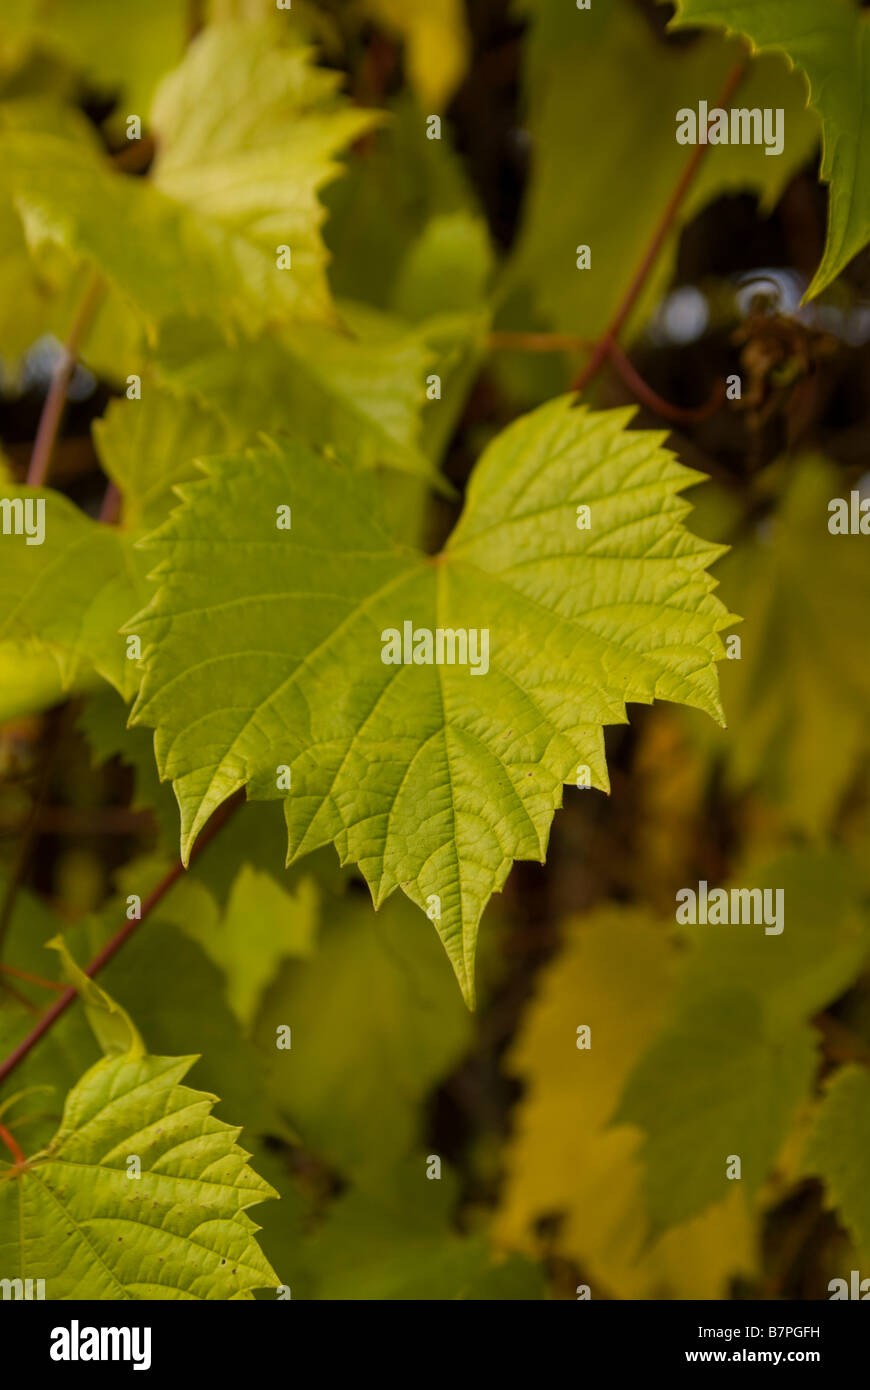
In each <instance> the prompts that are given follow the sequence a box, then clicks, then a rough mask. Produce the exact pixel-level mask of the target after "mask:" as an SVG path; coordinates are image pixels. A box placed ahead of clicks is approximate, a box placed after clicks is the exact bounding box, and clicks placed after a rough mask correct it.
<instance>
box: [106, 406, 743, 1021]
mask: <svg viewBox="0 0 870 1390" xmlns="http://www.w3.org/2000/svg"><path fill="white" fill-rule="evenodd" d="M572 406H573V399H572V398H569V397H565V398H562V399H559V400H556V401H553V402H551V403H549V404H548V405H545V406H543V407H542V408H541V409H539V410H538V411H535V412H534V413H532V414H531V415H529V416H526V417H523V418H522V419H520V420H518V421H516V422H515V423H514V424H513V425H512V426H510V427H509V428H508V429H507V430H505V431H504V432H503V433H502V434H501V435H500V436H499V437H498V438H497V439H496V440H495V441H494V442H493V443H492V444H491V445H490V446H489V448H488V449H487V451H486V453H485V455H484V457H483V458H482V460H481V461H480V463H479V465H478V467H477V470H476V472H475V475H474V478H473V480H472V484H471V487H470V490H469V495H468V500H467V505H466V508H465V511H464V513H463V516H462V518H461V519H460V521H459V523H458V525H457V527H456V529H455V531H454V533H453V535H452V536H451V538H450V541H449V543H448V545H447V546H446V548H445V550H444V551H443V552H442V554H441V555H440V556H438V557H435V558H433V557H426V556H424V555H422V554H419V553H417V552H414V551H412V550H410V549H408V548H400V547H399V546H397V545H396V544H395V543H394V542H393V541H392V540H390V539H389V537H388V536H387V535H386V534H385V533H384V532H383V531H382V530H381V529H380V527H379V526H378V525H377V524H376V523H375V522H374V520H372V513H373V511H374V510H375V509H376V506H377V495H376V493H375V492H374V485H373V483H372V481H371V480H370V479H368V478H367V477H366V476H365V475H358V476H357V475H352V474H349V473H344V472H343V471H342V470H341V469H339V468H338V467H337V466H335V465H331V464H330V463H329V461H328V460H326V461H320V460H317V459H316V458H315V457H314V456H313V455H312V454H311V453H310V452H309V451H308V450H307V449H305V448H304V447H303V446H302V445H298V444H294V443H286V444H284V445H282V446H280V447H279V446H277V445H275V446H272V447H271V448H264V449H262V450H259V451H254V452H250V453H248V454H247V455H246V456H241V457H232V456H231V457H227V458H223V459H218V460H215V459H211V460H208V461H206V462H204V464H203V467H204V469H205V472H206V474H207V477H206V480H205V481H203V482H201V483H194V484H192V485H187V486H185V487H183V488H181V489H180V493H181V495H182V497H183V499H184V501H185V506H184V507H182V508H180V509H179V510H178V511H177V512H175V513H173V515H172V516H171V517H170V519H169V521H168V522H167V523H166V525H165V526H164V527H163V528H161V529H160V530H159V531H158V532H156V533H155V535H154V536H153V537H152V538H151V540H150V541H149V545H151V546H152V547H153V549H154V552H155V554H156V555H158V556H159V557H160V558H161V564H160V566H159V584H160V587H159V590H158V593H157V594H156V595H155V598H154V600H153V601H152V604H151V605H150V607H149V608H148V609H147V610H146V611H145V612H144V613H141V614H139V615H137V617H136V618H135V619H133V620H132V624H131V629H130V630H135V631H137V632H141V633H142V634H143V639H144V641H145V643H146V644H147V653H146V655H145V657H144V665H145V671H144V675H143V683H142V687H141V689H140V693H139V697H138V699H137V702H136V705H135V707H134V711H133V715H132V716H131V719H132V722H133V723H136V724H148V725H150V726H151V727H154V728H155V729H156V731H157V732H156V737H155V751H156V754H157V760H158V766H159V768H160V771H161V775H162V776H163V777H171V778H172V780H173V781H174V783H175V787H176V794H177V796H178V801H179V806H180V808H181V815H182V853H183V856H184V858H185V860H187V858H188V857H189V855H190V850H191V847H192V845H193V842H194V840H195V838H196V836H197V835H198V833H199V831H200V830H201V829H202V827H203V825H204V824H205V823H206V821H207V820H208V817H209V816H210V815H211V813H212V811H213V810H214V809H215V808H216V807H217V806H219V805H220V804H221V803H222V802H223V801H225V800H226V798H227V797H228V796H230V795H232V793H233V792H234V791H235V790H236V789H237V788H239V787H241V786H243V785H245V784H246V783H247V784H248V785H249V786H250V789H251V794H252V795H253V796H254V797H255V798H257V797H259V798H267V799H270V798H276V797H279V796H281V795H285V793H284V792H283V791H282V788H281V786H280V782H281V779H282V777H283V778H286V775H287V774H286V773H281V771H280V769H281V768H287V769H289V770H290V774H291V790H290V792H289V794H286V800H285V809H286V813H287V821H288V829H289V838H290V854H291V856H292V857H296V856H299V855H301V854H303V853H307V852H308V851H310V850H313V849H316V848H318V847H319V846H320V845H323V844H327V843H328V842H329V841H330V840H335V842H336V844H337V846H338V849H339V855H340V858H341V860H342V862H343V863H344V862H347V861H353V862H354V863H358V864H359V865H360V867H361V868H362V871H363V873H364V874H365V877H366V879H367V881H368V883H369V885H370V887H371V889H372V893H373V897H374V900H375V902H376V904H379V903H381V902H383V900H384V899H385V898H386V897H388V896H389V895H390V893H392V892H393V891H394V889H395V888H397V887H399V886H401V888H402V889H403V891H404V892H405V893H407V895H408V896H409V897H410V898H411V899H412V900H413V901H414V902H416V903H417V904H418V905H419V906H421V907H423V908H424V909H425V908H430V909H432V910H435V909H434V908H433V904H432V903H431V902H430V901H429V899H430V898H431V897H432V896H433V895H434V896H436V897H437V898H440V921H439V922H438V929H439V932H440V934H441V938H442V940H443V942H444V944H445V947H446V949H447V953H448V955H449V956H450V959H451V961H452V963H453V966H454V969H455V971H456V974H457V977H458V979H459V982H460V984H461V987H462V989H463V991H464V993H465V996H466V998H467V999H469V1000H470V999H472V998H473V968H472V967H473V956H474V946H475V941H476V935H477V927H478V923H479V920H480V916H481V913H482V912H483V909H484V907H485V905H486V902H487V900H488V898H489V897H490V895H491V894H492V893H493V892H495V891H497V890H498V889H500V888H501V886H502V884H503V883H504V880H505V878H506V876H507V873H508V870H509V868H510V865H511V861H512V860H513V859H515V858H524V859H537V860H539V861H542V860H543V858H544V855H545V851H546V842H547V834H548V831H549V826H550V821H551V819H552V815H553V811H554V810H555V809H556V807H557V806H559V805H560V804H561V797H562V784H563V783H564V782H565V781H567V780H568V779H569V778H570V779H571V780H572V781H573V780H575V778H576V777H577V769H578V765H583V766H584V767H586V768H588V769H589V778H590V781H591V782H592V783H593V784H594V785H596V786H598V787H602V788H606V786H607V772H606V765H605V761H604V750H603V732H602V725H603V724H605V723H623V722H625V719H626V714H625V704H626V702H627V701H641V702H645V703H649V702H651V701H652V700H653V699H654V698H662V699H671V700H678V701H681V702H683V703H685V704H690V705H693V706H695V707H697V708H700V709H704V710H706V711H707V712H708V713H710V714H711V715H713V716H714V717H718V716H719V714H720V709H719V702H718V691H717V683H716V662H717V660H718V659H720V657H721V655H722V651H723V648H722V642H721V639H720V637H719V635H718V632H719V629H721V628H722V627H724V626H727V625H728V624H729V622H731V621H732V619H730V618H729V615H728V613H727V611H726V610H725V608H724V607H723V606H722V604H721V603H720V602H719V601H718V599H717V598H716V597H715V596H714V594H713V588H714V581H713V580H712V578H711V577H710V575H709V574H708V573H707V569H706V566H707V565H708V564H709V563H710V562H711V561H712V560H714V559H715V558H716V556H717V554H718V553H719V552H718V549H717V548H716V547H710V546H709V545H706V544H702V543H700V542H698V541H696V540H695V539H694V538H693V537H692V536H691V535H690V534H689V532H688V531H686V530H685V528H684V526H683V524H682V521H683V517H684V516H685V514H686V512H687V510H688V504H687V503H686V502H685V501H684V500H682V499H681V498H680V497H679V495H678V494H679V492H680V490H681V489H683V488H685V487H686V486H687V485H688V484H689V483H690V482H691V481H693V479H694V478H695V477H696V476H697V475H695V474H693V473H692V472H691V471H690V470H687V469H685V468H683V467H682V466H681V465H679V464H678V463H677V462H676V461H675V460H674V458H673V456H672V455H671V454H669V453H668V452H667V451H666V450H664V449H663V448H662V447H661V443H662V439H663V436H662V435H660V434H654V433H643V432H631V431H627V430H626V429H625V426H626V425H627V424H628V421H629V420H630V418H631V414H632V412H631V411H612V412H607V413H603V414H589V413H588V412H587V411H586V410H585V409H573V408H572ZM291 504H292V518H293V520H292V530H280V529H278V527H277V526H276V516H278V515H279V509H280V508H281V507H286V506H288V505H291ZM582 504H586V505H588V506H590V507H591V509H592V513H594V518H595V520H594V523H593V526H592V529H591V530H585V529H578V526H577V516H576V511H577V506H578V505H582ZM228 555H230V556H232V560H231V562H229V563H228V562H227V556H228ZM532 562H534V563H532ZM406 621H412V622H413V623H414V624H420V625H423V626H425V627H427V628H429V629H430V630H434V629H445V630H446V629H450V630H451V631H453V630H456V629H459V630H470V629H474V630H477V631H478V632H480V631H481V630H486V631H487V632H491V633H492V655H491V659H488V661H487V665H488V670H487V672H486V673H484V674H483V675H482V677H481V678H480V679H477V680H476V679H475V677H474V675H473V674H472V672H471V669H470V668H469V666H468V665H465V666H462V665H451V664H446V665H435V666H431V665H430V666H426V665H420V664H408V665H400V666H398V668H397V667H395V666H391V665H389V664H385V663H384V661H383V660H382V651H383V649H384V638H383V635H382V634H383V633H384V632H386V631H388V630H390V629H393V630H399V631H401V630H402V628H403V624H404V623H405V622H406ZM479 641H480V642H481V643H482V642H483V637H482V636H480V637H479ZM481 651H482V647H481ZM460 654H461V653H460ZM478 665H479V668H480V669H481V670H482V667H483V660H482V659H481V660H480V661H479V663H478ZM218 692H219V693H218ZM217 702H219V703H217Z"/></svg>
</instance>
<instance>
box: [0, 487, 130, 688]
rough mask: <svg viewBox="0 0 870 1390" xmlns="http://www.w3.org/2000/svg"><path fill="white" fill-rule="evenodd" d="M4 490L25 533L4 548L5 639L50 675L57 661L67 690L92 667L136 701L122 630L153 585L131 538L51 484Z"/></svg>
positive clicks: (0, 561) (0, 560) (0, 564)
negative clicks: (146, 583) (145, 581)
mask: <svg viewBox="0 0 870 1390" xmlns="http://www.w3.org/2000/svg"><path fill="white" fill-rule="evenodd" d="M4 491H5V496H6V498H7V499H8V500H9V503H10V517H11V518H12V521H13V522H15V524H16V525H17V522H16V517H20V518H21V525H20V529H21V533H20V534H18V535H13V536H10V538H9V539H7V540H6V541H5V542H4V544H3V546H2V547H0V599H2V602H0V609H2V617H0V642H2V643H3V645H4V646H5V645H6V644H8V643H15V644H17V645H18V646H19V647H20V648H21V649H22V650H23V651H24V652H25V654H29V653H35V654H36V655H37V657H38V658H39V660H40V663H41V666H42V665H44V666H45V668H46V674H47V675H48V671H49V668H48V658H50V660H51V661H52V662H53V663H54V667H55V670H56V674H57V680H58V682H59V685H60V688H61V689H62V690H63V691H68V690H69V689H70V688H71V687H72V686H73V685H74V684H75V683H76V681H77V680H78V679H79V678H80V677H81V676H82V674H83V673H85V672H86V671H87V669H88V668H90V667H92V668H94V669H95V670H96V671H98V672H99V673H100V674H101V675H103V676H105V677H106V679H111V680H112V681H113V683H115V684H116V685H117V687H118V689H119V690H121V692H122V693H123V694H124V695H125V696H126V697H128V698H129V696H130V695H132V693H133V691H134V690H135V687H136V681H137V677H136V675H135V672H134V670H133V663H132V662H128V661H127V660H126V657H125V642H124V638H123V637H122V636H121V635H120V631H119V629H120V626H121V624H122V623H123V622H124V621H125V620H126V619H127V618H128V617H129V616H130V613H131V612H132V611H133V610H134V609H135V608H136V606H137V604H140V603H141V602H142V599H143V598H144V597H147V594H148V590H147V588H145V587H143V586H142V585H141V581H140V578H139V572H138V570H137V568H136V565H135V563H134V560H133V557H132V552H131V549H130V546H129V544H128V542H127V540H126V539H125V537H123V536H122V535H121V534H119V533H118V532H116V531H115V530H114V529H113V528H111V527H109V526H102V525H100V524H99V523H98V522H96V521H93V520H92V519H91V518H90V517H88V516H85V514H84V513H83V512H81V511H80V510H79V509H78V508H77V507H76V506H75V505H74V504H73V503H72V502H70V501H68V499H67V498H66V497H63V496H61V494H60V493H57V492H54V491H52V490H51V489H50V488H27V487H13V486H11V485H7V486H6V487H5V489H4ZM19 508H20V510H19ZM13 509H14V510H13ZM40 517H42V520H41V521H40Z"/></svg>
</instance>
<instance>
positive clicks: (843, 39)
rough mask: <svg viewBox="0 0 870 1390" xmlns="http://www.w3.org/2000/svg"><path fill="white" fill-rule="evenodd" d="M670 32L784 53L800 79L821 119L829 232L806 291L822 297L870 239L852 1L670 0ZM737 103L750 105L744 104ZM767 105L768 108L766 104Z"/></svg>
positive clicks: (867, 31)
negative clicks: (697, 33) (741, 40)
mask: <svg viewBox="0 0 870 1390" xmlns="http://www.w3.org/2000/svg"><path fill="white" fill-rule="evenodd" d="M676 5H677V14H676V16H675V18H674V19H673V21H672V25H673V26H674V27H678V28H679V27H690V28H696V27H698V26H699V25H714V26H716V27H720V28H724V29H727V30H730V31H731V32H733V33H738V34H743V35H745V36H746V37H747V38H748V39H749V41H750V43H751V44H752V47H753V49H755V50H756V51H760V52H764V51H768V50H773V51H776V52H779V53H784V54H786V56H787V57H788V59H789V61H790V62H791V63H792V64H793V65H794V66H795V67H796V68H797V69H798V70H799V72H801V73H803V74H805V76H806V79H807V81H808V83H809V93H810V105H811V106H812V108H813V110H815V111H816V112H817V113H818V115H819V118H820V120H821V122H822V135H823V155H822V170H821V173H822V179H823V180H824V181H825V183H828V184H830V205H829V209H828V233H827V238H826V241H825V250H824V254H823V256H822V260H821V264H820V265H819V268H818V270H817V271H816V274H815V277H814V279H813V282H812V284H811V285H810V287H809V289H808V290H807V293H806V298H808V299H811V298H812V297H813V296H814V295H817V294H819V293H821V291H822V290H823V289H825V288H826V286H827V285H829V284H830V283H831V281H832V280H835V279H836V278H837V276H838V275H839V274H840V272H841V271H842V270H844V269H845V267H846V266H847V265H848V264H849V261H850V260H851V259H852V257H853V256H855V255H857V253H858V252H859V251H860V250H862V248H863V247H864V246H866V244H867V241H868V240H870V141H868V131H870V91H868V83H867V68H868V63H870V25H868V23H867V16H866V15H865V14H863V13H862V11H861V9H860V7H859V5H858V4H856V3H854V0H826V3H825V4H824V5H818V4H817V3H816V0H676ZM740 104H741V105H747V106H752V105H753V104H755V103H753V102H748V101H744V100H743V99H742V95H741V103H740ZM766 104H768V105H769V104H770V103H766Z"/></svg>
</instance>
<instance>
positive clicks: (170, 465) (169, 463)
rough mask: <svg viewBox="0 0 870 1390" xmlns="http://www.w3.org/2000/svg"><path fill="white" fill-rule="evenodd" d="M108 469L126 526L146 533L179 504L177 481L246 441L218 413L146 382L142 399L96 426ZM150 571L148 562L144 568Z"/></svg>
mask: <svg viewBox="0 0 870 1390" xmlns="http://www.w3.org/2000/svg"><path fill="white" fill-rule="evenodd" d="M93 435H94V445H95V447H96V450H97V455H98V457H99V460H100V463H101V465H102V468H103V471H104V473H105V474H106V476H107V477H108V478H110V479H111V480H112V482H113V483H115V485H116V487H117V488H118V491H119V492H120V494H121V498H122V503H123V510H122V516H121V519H122V522H123V525H124V527H125V528H126V529H127V530H128V531H129V532H131V533H136V534H139V535H141V534H142V532H143V531H147V530H153V528H154V527H155V526H157V525H158V524H159V523H160V522H162V521H163V520H165V518H166V517H167V516H168V514H169V512H170V510H171V508H172V507H173V506H175V505H176V504H177V501H178V499H177V497H176V496H175V494H174V492H173V488H174V486H175V484H176V483H181V482H185V481H188V480H190V479H192V478H195V477H196V476H197V469H196V466H195V463H194V460H195V459H197V458H200V457H202V455H204V454H217V453H223V452H225V451H226V450H227V449H231V448H235V447H237V446H238V445H240V444H242V443H244V442H246V440H247V434H246V433H245V432H243V431H240V430H238V429H235V430H234V429H233V428H232V427H231V426H230V425H229V423H228V422H227V421H226V420H225V419H223V418H222V417H221V416H219V415H218V414H217V413H216V412H215V411H213V410H210V409H209V408H208V407H207V406H205V405H203V404H201V403H198V402H196V401H193V400H190V399H187V398H185V397H179V396H177V395H176V394H174V393H173V392H171V391H167V390H166V389H165V388H162V387H158V386H157V385H156V384H155V383H154V382H153V381H150V380H146V381H145V382H144V383H143V387H142V398H141V400H113V401H111V402H110V404H109V407H108V409H107V410H106V413H105V415H104V416H103V417H102V419H100V420H95V421H94V424H93ZM144 568H147V564H144Z"/></svg>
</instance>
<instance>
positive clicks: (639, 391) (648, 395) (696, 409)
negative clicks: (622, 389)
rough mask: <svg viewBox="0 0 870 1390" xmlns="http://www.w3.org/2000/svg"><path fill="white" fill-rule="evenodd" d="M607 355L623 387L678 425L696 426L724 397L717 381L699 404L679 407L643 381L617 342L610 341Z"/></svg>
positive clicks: (722, 389) (714, 411) (713, 410)
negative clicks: (702, 402) (706, 398)
mask: <svg viewBox="0 0 870 1390" xmlns="http://www.w3.org/2000/svg"><path fill="white" fill-rule="evenodd" d="M607 355H608V357H609V359H610V361H611V362H612V363H613V365H614V367H615V368H616V370H617V371H618V373H619V375H620V376H621V377H622V379H623V381H624V382H625V384H626V386H627V387H628V388H629V390H630V391H633V392H634V394H635V395H636V396H637V398H638V400H639V401H640V402H641V404H642V405H645V406H648V407H649V409H650V410H654V411H655V413H656V414H657V415H661V416H662V417H663V419H665V420H673V421H674V423H675V424H678V425H697V424H699V423H700V422H701V421H702V420H709V418H710V416H711V415H715V414H716V411H717V410H718V409H719V407H720V405H721V404H722V402H723V401H724V400H725V391H726V387H725V383H724V381H720V382H719V384H718V385H717V386H716V387H715V388H714V390H713V392H712V394H711V396H710V399H709V400H708V401H705V402H704V404H703V405H696V406H680V405H671V403H670V401H666V400H665V398H664V397H663V396H660V395H659V393H658V391H654V390H653V388H652V387H651V386H650V385H649V384H648V383H647V382H646V381H644V379H643V377H642V376H641V374H640V372H639V371H638V370H637V369H636V367H634V366H633V365H632V363H631V362H630V361H629V360H628V358H627V357H626V355H625V353H624V352H623V351H622V348H621V347H619V345H618V344H617V343H611V344H610V346H609V348H608V352H607Z"/></svg>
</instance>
